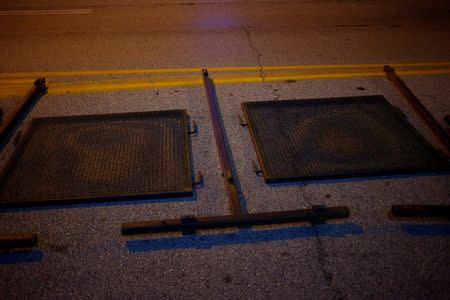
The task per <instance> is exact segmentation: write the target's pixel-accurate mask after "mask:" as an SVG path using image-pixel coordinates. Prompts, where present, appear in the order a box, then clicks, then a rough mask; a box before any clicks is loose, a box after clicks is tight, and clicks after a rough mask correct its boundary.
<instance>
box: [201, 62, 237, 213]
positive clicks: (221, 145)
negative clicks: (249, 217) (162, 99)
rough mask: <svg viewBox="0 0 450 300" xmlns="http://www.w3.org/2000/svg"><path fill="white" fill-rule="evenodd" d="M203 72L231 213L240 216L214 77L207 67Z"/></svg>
mask: <svg viewBox="0 0 450 300" xmlns="http://www.w3.org/2000/svg"><path fill="white" fill-rule="evenodd" d="M202 74H203V83H204V86H205V90H206V97H207V98H208V105H209V111H210V113H211V120H212V123H213V127H214V137H215V139H216V145H217V150H218V151H219V156H220V164H221V166H222V177H223V180H224V183H225V188H226V190H227V194H228V199H229V200H230V206H231V214H232V215H235V216H238V215H241V214H242V209H241V203H240V201H239V195H238V191H237V187H236V183H235V181H234V179H233V173H232V170H231V159H230V157H229V155H228V151H227V146H226V139H225V133H224V130H223V128H222V123H221V121H220V117H219V108H218V107H217V106H218V101H217V95H216V92H215V90H214V83H213V81H212V79H210V78H209V74H208V70H207V69H203V70H202Z"/></svg>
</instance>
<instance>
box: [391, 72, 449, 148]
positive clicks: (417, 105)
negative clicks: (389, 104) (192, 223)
mask: <svg viewBox="0 0 450 300" xmlns="http://www.w3.org/2000/svg"><path fill="white" fill-rule="evenodd" d="M384 72H385V73H386V76H387V78H388V80H389V81H390V82H392V83H393V84H394V86H395V87H396V88H397V89H398V90H399V92H400V93H401V94H402V95H403V97H405V98H406V100H408V101H409V103H410V104H411V105H412V106H413V107H414V109H415V110H416V112H417V113H418V114H419V115H420V116H421V117H422V119H423V120H424V121H425V123H426V124H427V125H428V127H430V128H431V130H432V131H433V133H434V134H435V135H436V136H437V137H438V138H439V139H440V141H441V142H442V143H443V144H444V145H445V146H446V147H447V150H449V151H450V137H449V136H448V135H447V132H446V131H445V130H444V128H442V127H441V125H439V123H438V122H437V121H436V119H435V118H434V117H433V115H432V114H431V113H430V112H429V111H428V110H427V109H426V108H425V106H423V104H422V103H421V102H420V100H419V99H418V98H417V97H416V96H415V95H414V94H413V92H412V91H411V90H410V89H409V88H408V86H407V85H406V84H405V83H404V82H403V81H402V80H401V79H400V78H399V77H398V76H397V74H396V73H395V70H394V69H393V68H392V67H391V66H384Z"/></svg>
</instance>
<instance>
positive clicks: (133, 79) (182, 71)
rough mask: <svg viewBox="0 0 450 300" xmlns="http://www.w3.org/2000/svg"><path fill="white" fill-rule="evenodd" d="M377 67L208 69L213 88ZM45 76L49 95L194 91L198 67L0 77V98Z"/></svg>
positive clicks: (449, 69)
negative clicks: (136, 91)
mask: <svg viewBox="0 0 450 300" xmlns="http://www.w3.org/2000/svg"><path fill="white" fill-rule="evenodd" d="M390 65H391V66H392V67H394V68H395V69H396V73H397V74H398V75H436V74H450V62H430V63H402V64H390ZM383 66H384V65H383V64H346V65H290V66H264V67H262V68H261V67H259V66H244V67H211V68H208V70H209V72H210V74H211V76H212V77H213V78H214V82H215V83H216V84H233V83H257V82H266V81H288V82H293V81H296V80H308V79H335V78H354V77H382V76H384V72H383ZM42 76H44V77H46V78H47V80H48V82H49V94H53V95H58V94H67V93H95V92H109V91H118V90H134V89H156V88H166V87H181V86H197V85H201V84H202V83H203V81H202V78H201V68H166V69H136V70H93V71H58V72H14V73H0V97H3V98H4V97H7V96H21V95H23V94H24V93H25V92H26V91H27V89H28V88H29V87H30V85H31V84H32V82H33V80H34V79H35V78H37V77H42Z"/></svg>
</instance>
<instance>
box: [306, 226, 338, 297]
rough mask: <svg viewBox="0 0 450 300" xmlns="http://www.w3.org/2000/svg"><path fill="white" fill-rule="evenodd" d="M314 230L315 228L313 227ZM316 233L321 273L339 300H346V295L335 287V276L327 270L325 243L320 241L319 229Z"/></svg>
mask: <svg viewBox="0 0 450 300" xmlns="http://www.w3.org/2000/svg"><path fill="white" fill-rule="evenodd" d="M313 228H314V226H313ZM314 231H315V233H316V234H315V239H316V245H317V262H318V264H319V267H320V271H321V272H322V275H323V277H324V279H325V281H326V283H327V285H328V286H329V287H330V288H331V290H332V291H333V292H334V293H335V294H336V298H337V299H344V298H345V295H344V294H343V293H342V292H341V291H340V290H339V288H337V287H336V286H334V285H333V274H332V273H331V272H330V271H328V270H327V267H326V265H327V261H326V260H327V257H328V254H327V253H326V251H325V248H324V246H323V241H322V240H321V239H320V236H319V233H318V232H317V229H315V228H314Z"/></svg>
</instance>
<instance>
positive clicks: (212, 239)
mask: <svg viewBox="0 0 450 300" xmlns="http://www.w3.org/2000/svg"><path fill="white" fill-rule="evenodd" d="M362 233H364V229H363V228H362V227H361V226H359V225H357V224H354V223H344V224H322V225H315V226H297V227H288V228H278V229H270V230H257V231H255V230H251V229H248V230H240V231H238V232H233V233H225V234H209V235H203V234H194V235H186V236H181V237H171V238H155V239H145V240H144V239H140V240H130V241H127V247H128V250H129V251H130V252H148V251H159V250H168V249H186V248H197V249H204V248H211V247H214V246H223V245H236V244H254V243H265V242H273V241H285V240H292V239H299V238H307V237H312V236H329V237H344V236H346V235H354V234H362Z"/></svg>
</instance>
